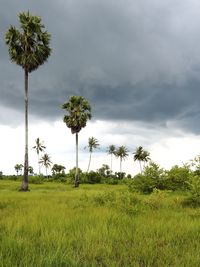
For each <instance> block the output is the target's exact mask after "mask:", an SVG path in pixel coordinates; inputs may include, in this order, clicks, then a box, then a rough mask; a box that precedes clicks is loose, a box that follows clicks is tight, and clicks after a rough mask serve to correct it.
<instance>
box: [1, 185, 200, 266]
mask: <svg viewBox="0 0 200 267" xmlns="http://www.w3.org/2000/svg"><path fill="white" fill-rule="evenodd" d="M18 186H19V182H13V181H12V182H10V181H0V191H1V194H0V215H1V216H0V229H1V231H0V240H1V242H0V258H1V266H2V267H11V266H12V267H17V266H21V267H25V266H29V267H33V266H38V267H44V266H49V267H53V266H56V267H67V266H70V267H71V266H74V267H80V266H82V267H87V266H94V267H95V266H102V267H103V266H107V267H108V266H109V267H110V266H111V267H112V266H113V267H115V266H138V267H139V266H150V267H156V266H157V267H160V266H174V267H175V266H176V267H178V266H180V267H181V266H191V267H195V266H198V265H199V261H200V255H199V242H200V236H199V235H198V229H199V215H200V210H199V209H197V208H193V207H185V206H184V205H183V202H184V200H185V198H186V196H184V195H183V194H180V193H179V194H177V193H176V194H175V193H171V192H163V191H159V190H154V192H153V193H152V194H151V195H146V196H144V195H139V194H136V193H131V192H129V191H128V190H127V188H126V186H125V185H117V186H112V185H81V186H80V189H79V191H77V190H76V191H75V190H74V189H73V187H71V186H70V185H68V186H67V187H66V185H65V184H62V183H44V184H37V185H32V190H31V192H30V193H29V194H28V195H26V198H24V196H23V195H22V194H20V193H19V192H17V191H16V189H17V188H18Z"/></svg>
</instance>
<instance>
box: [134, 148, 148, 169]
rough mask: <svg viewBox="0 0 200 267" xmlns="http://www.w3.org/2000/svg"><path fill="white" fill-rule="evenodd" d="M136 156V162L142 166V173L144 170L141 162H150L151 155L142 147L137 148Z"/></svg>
mask: <svg viewBox="0 0 200 267" xmlns="http://www.w3.org/2000/svg"><path fill="white" fill-rule="evenodd" d="M133 154H134V161H136V160H138V162H139V165H140V172H141V173H142V171H143V169H142V164H141V162H144V163H146V162H148V161H149V160H150V157H149V155H150V153H149V152H148V151H146V150H144V149H143V147H142V146H139V147H137V148H136V151H135V152H133Z"/></svg>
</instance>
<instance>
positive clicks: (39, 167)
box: [38, 153, 41, 175]
mask: <svg viewBox="0 0 200 267" xmlns="http://www.w3.org/2000/svg"><path fill="white" fill-rule="evenodd" d="M38 170H39V175H40V174H41V171H40V155H39V153H38Z"/></svg>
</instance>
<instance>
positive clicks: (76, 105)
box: [62, 96, 91, 134]
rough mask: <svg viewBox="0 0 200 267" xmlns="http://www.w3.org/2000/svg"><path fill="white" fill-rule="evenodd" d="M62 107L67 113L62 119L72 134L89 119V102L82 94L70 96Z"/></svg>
mask: <svg viewBox="0 0 200 267" xmlns="http://www.w3.org/2000/svg"><path fill="white" fill-rule="evenodd" d="M62 108H63V109H65V110H66V111H67V113H68V114H67V115H65V116H64V119H63V120H64V122H65V123H66V125H67V127H68V128H70V129H71V132H72V133H73V134H74V133H79V132H80V130H81V129H82V128H84V127H85V126H86V123H87V121H88V120H90V119H91V107H90V104H89V102H88V101H87V100H86V99H84V98H83V97H82V96H72V97H70V99H69V101H68V102H67V103H65V104H63V105H62Z"/></svg>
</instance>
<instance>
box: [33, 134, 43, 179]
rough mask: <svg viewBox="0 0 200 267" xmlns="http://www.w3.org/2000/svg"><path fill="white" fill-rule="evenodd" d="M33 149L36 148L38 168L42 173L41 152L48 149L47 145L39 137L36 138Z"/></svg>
mask: <svg viewBox="0 0 200 267" xmlns="http://www.w3.org/2000/svg"><path fill="white" fill-rule="evenodd" d="M33 149H35V151H36V153H37V156H38V169H39V175H40V152H43V151H44V150H45V149H46V146H44V145H43V142H41V141H40V138H39V137H38V138H37V139H36V140H35V146H33Z"/></svg>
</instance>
